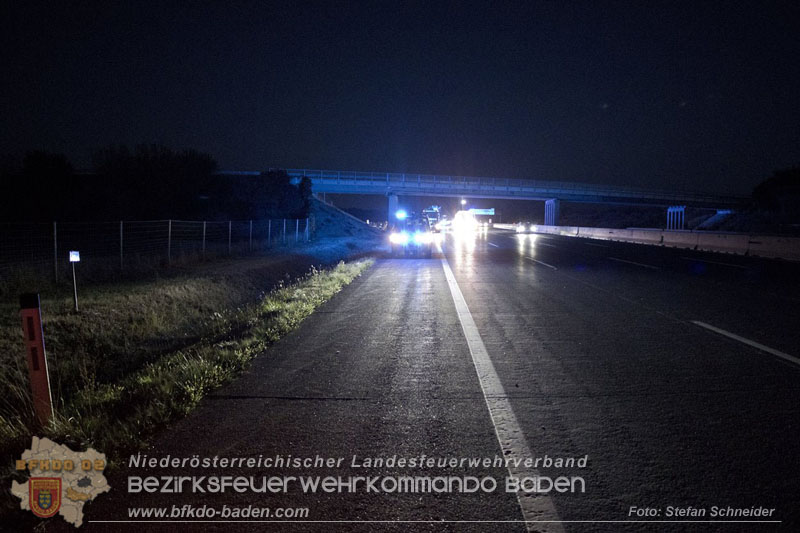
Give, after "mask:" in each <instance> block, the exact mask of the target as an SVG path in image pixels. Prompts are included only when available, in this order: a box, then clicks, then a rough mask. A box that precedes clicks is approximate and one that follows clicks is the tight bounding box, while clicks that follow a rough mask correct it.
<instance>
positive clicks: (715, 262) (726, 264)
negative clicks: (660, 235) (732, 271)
mask: <svg viewBox="0 0 800 533" xmlns="http://www.w3.org/2000/svg"><path fill="white" fill-rule="evenodd" d="M681 259H684V260H686V261H700V262H701V263H711V264H712V265H723V266H726V267H733V268H742V269H744V270H747V267H746V266H742V265H734V264H733V263H723V262H722V261H709V260H708V259H697V258H695V257H684V256H681Z"/></svg>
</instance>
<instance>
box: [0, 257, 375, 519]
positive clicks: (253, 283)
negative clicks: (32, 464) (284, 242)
mask: <svg viewBox="0 0 800 533" xmlns="http://www.w3.org/2000/svg"><path fill="white" fill-rule="evenodd" d="M300 264H305V265H308V264H309V263H308V262H305V263H300V262H295V264H293V265H290V264H287V260H286V259H285V258H284V259H275V258H273V259H269V258H251V259H240V260H235V261H229V262H226V263H221V264H220V263H217V264H214V265H207V266H206V267H205V268H203V269H200V270H199V271H195V272H192V273H191V274H187V275H181V276H177V277H172V278H169V279H160V280H153V281H148V282H138V283H125V284H107V285H99V286H95V287H91V288H87V289H86V290H84V291H83V294H82V296H81V312H80V313H79V314H75V313H73V312H72V311H71V306H72V302H71V299H70V293H69V292H68V291H66V290H64V289H62V291H61V292H60V293H57V294H54V295H53V296H52V297H50V298H47V297H43V315H44V323H45V338H46V342H47V352H48V360H49V363H50V369H51V382H52V388H53V396H54V401H55V408H56V416H55V419H54V420H53V421H52V423H50V424H49V425H48V426H46V427H38V426H37V424H36V422H35V420H34V416H33V412H32V406H31V401H30V395H29V392H28V378H27V369H26V367H25V363H24V353H23V351H22V343H21V339H20V337H21V329H20V324H19V318H18V311H17V306H16V304H15V303H12V302H9V301H7V300H6V301H5V302H4V303H3V304H0V458H1V459H2V461H3V465H12V466H13V461H12V457H13V456H14V455H18V454H19V453H20V452H21V451H22V450H23V449H24V448H25V447H26V446H28V445H29V444H30V437H31V435H38V436H48V437H50V438H52V439H54V440H56V441H58V442H60V443H64V444H68V445H70V446H71V447H73V448H74V449H79V448H80V449H83V448H86V447H89V446H91V447H94V448H95V449H97V450H98V451H102V452H104V453H106V454H108V455H109V457H110V458H111V459H112V460H113V459H114V458H117V457H120V456H122V455H123V454H124V453H126V452H129V451H131V450H134V449H137V448H139V447H141V446H143V445H144V444H145V443H146V442H147V440H148V438H149V437H151V436H152V435H153V434H154V433H155V432H156V431H157V430H158V429H160V428H163V427H164V426H165V425H166V424H167V423H169V422H170V421H173V420H176V419H178V418H180V417H183V416H185V415H186V414H187V413H188V412H189V411H191V410H192V409H193V408H194V407H195V406H196V405H197V403H198V402H199V401H200V399H201V398H202V397H203V395H204V394H206V393H207V392H208V391H210V390H213V389H215V388H217V387H219V386H221V385H222V384H224V383H225V382H227V381H229V380H230V379H231V378H233V377H234V376H235V375H237V373H239V372H240V371H241V370H242V369H243V368H244V367H246V366H247V364H248V362H249V361H250V360H251V359H252V358H253V357H255V356H257V355H258V354H260V353H262V352H263V351H264V350H265V349H266V348H267V347H268V346H269V345H270V344H271V343H274V342H275V341H276V340H278V339H279V338H281V337H282V336H283V335H285V334H286V333H288V332H289V331H291V330H293V329H294V328H295V327H297V325H298V324H299V323H300V322H301V321H302V320H303V319H304V318H305V317H307V316H308V315H310V314H311V313H312V312H313V311H314V309H315V308H317V307H318V306H319V305H321V304H322V303H323V302H325V301H326V300H328V299H329V298H331V297H332V296H333V295H334V294H335V293H337V292H338V291H339V290H341V289H342V288H343V287H344V286H345V285H347V284H348V283H350V282H351V281H352V280H353V279H355V278H356V277H357V276H359V275H360V274H361V273H362V272H363V271H364V270H365V269H366V268H368V267H369V266H370V265H371V264H372V260H371V259H366V260H361V261H357V262H353V263H348V264H345V263H339V264H338V265H337V266H335V267H333V268H330V269H328V270H316V269H313V268H312V270H311V271H310V272H308V273H307V274H305V275H303V276H301V277H300V278H299V279H295V280H294V281H293V282H291V283H290V279H291V277H289V278H287V277H286V275H285V274H284V273H285V272H287V270H289V271H291V268H292V267H294V268H295V269H297V268H300V267H299V265H300ZM302 268H307V266H306V267H302ZM270 289H272V290H270ZM8 468H9V470H7V471H6V472H0V480H2V483H3V489H6V488H7V487H6V486H5V485H10V482H9V481H8V476H9V475H12V474H13V472H11V471H10V467H8ZM4 492H5V490H4ZM0 511H2V510H0Z"/></svg>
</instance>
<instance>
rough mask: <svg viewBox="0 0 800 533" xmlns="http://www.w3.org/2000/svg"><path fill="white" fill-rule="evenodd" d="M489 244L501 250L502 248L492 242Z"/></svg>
mask: <svg viewBox="0 0 800 533" xmlns="http://www.w3.org/2000/svg"><path fill="white" fill-rule="evenodd" d="M488 244H489V246H494V247H495V248H500V246H498V245H497V244H495V243H493V242H490V243H488Z"/></svg>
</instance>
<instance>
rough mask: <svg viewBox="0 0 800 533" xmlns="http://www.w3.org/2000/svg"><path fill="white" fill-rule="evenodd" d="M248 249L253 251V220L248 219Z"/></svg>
mask: <svg viewBox="0 0 800 533" xmlns="http://www.w3.org/2000/svg"><path fill="white" fill-rule="evenodd" d="M250 251H251V252H252V251H253V221H252V220H251V221H250Z"/></svg>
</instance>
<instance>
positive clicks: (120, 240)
mask: <svg viewBox="0 0 800 533" xmlns="http://www.w3.org/2000/svg"><path fill="white" fill-rule="evenodd" d="M123 257H124V255H123V242H122V221H121V220H120V221H119V269H120V270H122V264H123V262H122V258H123Z"/></svg>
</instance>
